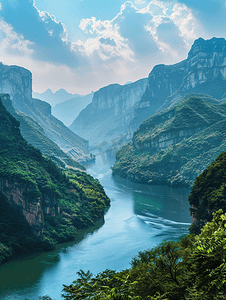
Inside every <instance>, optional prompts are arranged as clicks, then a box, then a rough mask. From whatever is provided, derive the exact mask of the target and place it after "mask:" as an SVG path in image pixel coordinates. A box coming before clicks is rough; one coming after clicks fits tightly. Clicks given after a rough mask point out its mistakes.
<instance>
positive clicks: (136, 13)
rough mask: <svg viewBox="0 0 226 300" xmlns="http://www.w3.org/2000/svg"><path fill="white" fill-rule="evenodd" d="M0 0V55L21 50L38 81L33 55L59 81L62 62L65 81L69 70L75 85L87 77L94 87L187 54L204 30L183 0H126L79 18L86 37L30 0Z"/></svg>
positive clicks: (131, 77)
mask: <svg viewBox="0 0 226 300" xmlns="http://www.w3.org/2000/svg"><path fill="white" fill-rule="evenodd" d="M0 1H1V6H0V9H1V13H0V18H1V19H0V49H1V50H0V51H1V52H0V55H1V57H8V58H9V57H10V55H11V57H12V58H13V56H14V57H16V56H18V57H22V56H23V57H24V59H25V60H24V61H25V62H26V61H27V63H26V65H25V67H27V66H28V65H29V64H30V65H31V68H30V69H31V71H32V72H33V74H34V78H39V81H40V80H41V77H40V76H39V75H37V76H36V75H35V74H36V73H35V72H37V71H36V70H35V69H34V70H33V69H32V68H34V65H35V63H31V61H32V60H33V61H34V62H37V63H38V64H39V65H42V66H43V63H42V62H45V63H47V62H48V68H47V69H48V72H47V74H48V75H50V74H51V76H53V77H54V78H57V83H56V85H58V86H60V87H62V82H63V81H64V78H62V80H61V85H60V75H59V76H58V77H55V76H56V75H54V73H55V72H56V68H55V67H54V65H55V66H57V68H58V69H59V67H61V66H64V68H63V69H64V70H65V74H67V76H68V77H67V79H68V82H70V83H71V82H72V81H71V80H70V79H69V77H70V76H71V78H74V79H75V78H76V83H75V84H74V85H75V86H77V87H84V88H85V86H87V82H89V88H91V89H94V90H96V89H98V88H99V87H101V86H103V85H106V84H109V83H113V82H121V83H123V82H126V81H128V80H136V79H139V78H141V77H144V76H147V75H148V73H149V72H150V71H151V68H152V67H153V66H154V65H155V64H157V63H174V62H176V61H178V60H180V59H183V58H185V56H186V54H187V52H188V50H189V48H190V46H191V44H192V43H193V41H194V39H195V38H197V37H199V36H200V35H201V33H203V30H202V28H201V26H200V25H199V22H198V21H197V19H196V18H195V17H194V14H193V11H192V8H188V6H186V5H185V4H184V3H180V2H182V1H180V2H178V1H177V0H172V2H168V1H160V0H152V1H144V0H134V2H132V1H126V2H125V3H124V4H123V5H122V6H121V9H120V11H119V12H118V14H117V15H116V16H115V17H114V18H113V19H111V20H100V19H97V18H95V16H93V17H91V18H84V19H82V20H81V21H80V25H79V28H77V31H78V30H79V31H81V32H82V33H83V35H84V37H85V38H84V39H83V40H82V41H81V40H75V41H74V42H71V41H69V39H68V31H67V28H66V26H65V25H64V23H63V22H61V21H58V20H57V19H56V18H55V17H54V16H53V15H51V14H49V13H48V12H45V11H40V10H39V9H38V7H36V4H35V2H33V1H32V0H10V1H9V0H0ZM204 37H205V36H204ZM20 61H21V60H20ZM45 69H46V68H45ZM63 69H62V68H60V69H59V70H63ZM69 70H71V71H70V72H69ZM78 72H80V74H79V75H78ZM62 76H63V75H62ZM76 76H77V77H76ZM65 78H66V77H65ZM45 80H46V79H45ZM34 83H35V81H34ZM63 87H65V88H66V82H65V81H64V86H63ZM95 87H96V88H95Z"/></svg>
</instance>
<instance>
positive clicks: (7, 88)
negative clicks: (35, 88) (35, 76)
mask: <svg viewBox="0 0 226 300" xmlns="http://www.w3.org/2000/svg"><path fill="white" fill-rule="evenodd" d="M0 92H2V93H7V94H9V95H10V98H11V99H12V103H13V106H14V108H15V109H17V110H19V111H21V112H23V113H24V114H26V115H27V116H29V117H31V118H32V119H33V120H35V121H36V122H37V123H38V124H39V125H40V126H41V127H42V128H43V129H44V132H45V134H46V136H47V137H48V138H50V139H51V140H52V141H53V142H55V143H56V144H57V145H58V146H59V147H60V148H61V149H62V150H64V151H70V150H72V149H74V153H76V155H75V156H74V159H75V160H79V161H81V162H83V161H87V160H90V159H91V157H90V154H89V151H88V142H87V141H86V140H84V139H82V138H81V137H79V136H78V135H76V134H75V133H73V132H72V131H71V130H70V129H69V128H67V127H66V126H65V125H64V124H63V123H62V122H61V121H59V120H58V119H57V118H55V117H54V116H53V115H52V113H51V106H50V105H49V104H48V103H46V102H44V101H41V100H39V99H33V98H32V74H31V72H30V71H28V70H26V69H24V68H21V67H18V66H6V65H3V64H2V65H0Z"/></svg>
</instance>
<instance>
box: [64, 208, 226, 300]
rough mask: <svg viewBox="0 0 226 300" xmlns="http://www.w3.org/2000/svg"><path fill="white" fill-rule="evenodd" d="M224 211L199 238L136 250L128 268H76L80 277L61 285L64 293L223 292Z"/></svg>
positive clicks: (199, 295)
mask: <svg viewBox="0 0 226 300" xmlns="http://www.w3.org/2000/svg"><path fill="white" fill-rule="evenodd" d="M225 259H226V214H222V210H219V211H217V212H216V213H214V214H213V220H212V222H209V223H207V224H206V225H205V226H204V228H203V229H202V231H201V234H200V235H198V236H193V235H187V236H186V237H184V238H183V239H182V240H181V241H179V242H163V243H162V244H160V245H159V246H157V247H155V248H152V249H151V250H148V251H144V252H140V253H139V254H138V255H137V256H136V257H135V258H134V259H133V260H132V262H131V268H130V269H127V270H123V271H121V272H115V271H111V270H106V271H104V272H102V273H99V274H97V275H96V276H92V274H91V273H90V272H89V271H88V272H84V271H82V270H80V271H79V272H78V276H79V278H78V279H77V280H76V281H74V282H73V283H72V284H71V285H69V286H66V285H64V288H63V292H64V294H63V297H64V299H67V300H69V299H70V300H72V299H78V300H79V299H93V300H94V299H120V300H128V299H133V300H138V299H149V300H157V299H158V300H160V299H161V300H182V299H186V300H189V299H192V300H196V299H197V300H198V299H203V300H210V299H213V300H215V299H225V294H226V262H225Z"/></svg>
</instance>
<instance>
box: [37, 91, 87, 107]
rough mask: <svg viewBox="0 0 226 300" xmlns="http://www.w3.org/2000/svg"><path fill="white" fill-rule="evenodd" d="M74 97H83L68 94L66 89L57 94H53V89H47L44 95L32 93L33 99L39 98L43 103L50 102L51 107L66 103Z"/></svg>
mask: <svg viewBox="0 0 226 300" xmlns="http://www.w3.org/2000/svg"><path fill="white" fill-rule="evenodd" d="M74 97H81V96H80V95H78V94H71V93H68V92H67V91H65V90H64V89H60V90H58V91H56V92H55V93H53V92H52V90H51V89H47V90H46V91H45V92H44V93H35V92H32V98H37V99H40V100H42V101H45V102H48V103H49V104H50V105H51V106H54V105H57V104H58V103H61V102H64V101H66V100H68V99H71V98H74Z"/></svg>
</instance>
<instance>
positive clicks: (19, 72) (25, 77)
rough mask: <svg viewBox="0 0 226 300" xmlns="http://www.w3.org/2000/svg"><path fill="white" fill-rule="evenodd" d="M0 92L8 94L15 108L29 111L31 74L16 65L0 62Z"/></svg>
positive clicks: (31, 105) (30, 103) (30, 104)
mask: <svg viewBox="0 0 226 300" xmlns="http://www.w3.org/2000/svg"><path fill="white" fill-rule="evenodd" d="M0 93H5V94H9V95H10V98H11V99H12V101H13V105H14V107H15V108H16V109H18V110H20V111H23V112H24V113H27V112H29V107H33V103H32V74H31V72H30V71H29V70H27V69H24V68H22V67H18V66H6V65H3V64H2V63H1V64H0Z"/></svg>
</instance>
